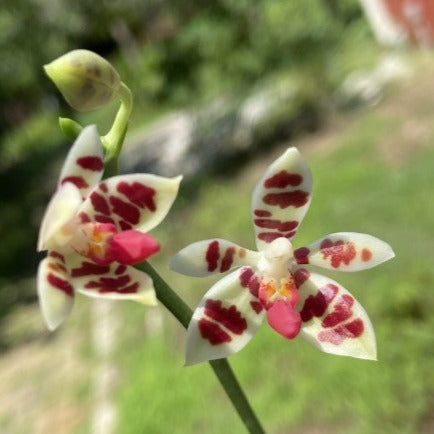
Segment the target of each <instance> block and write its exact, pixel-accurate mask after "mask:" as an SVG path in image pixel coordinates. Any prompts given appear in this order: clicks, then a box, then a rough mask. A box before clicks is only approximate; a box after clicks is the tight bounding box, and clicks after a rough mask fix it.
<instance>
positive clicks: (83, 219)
mask: <svg viewBox="0 0 434 434" xmlns="http://www.w3.org/2000/svg"><path fill="white" fill-rule="evenodd" d="M78 217H79V218H80V221H81V223H89V222H90V218H89V216H88V215H87V214H86V213H85V212H83V211H81V212H80V213H79V214H78Z"/></svg>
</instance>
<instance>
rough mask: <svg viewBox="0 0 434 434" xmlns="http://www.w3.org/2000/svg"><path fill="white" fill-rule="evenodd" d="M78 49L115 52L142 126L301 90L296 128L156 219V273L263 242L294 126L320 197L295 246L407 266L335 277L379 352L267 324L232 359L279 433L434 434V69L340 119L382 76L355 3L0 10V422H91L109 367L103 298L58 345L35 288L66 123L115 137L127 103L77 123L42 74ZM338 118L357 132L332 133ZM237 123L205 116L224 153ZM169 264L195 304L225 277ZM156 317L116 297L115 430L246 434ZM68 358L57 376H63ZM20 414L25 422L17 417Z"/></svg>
mask: <svg viewBox="0 0 434 434" xmlns="http://www.w3.org/2000/svg"><path fill="white" fill-rule="evenodd" d="M75 48H87V49H91V50H94V51H96V52H98V53H99V54H101V55H103V56H105V57H107V58H108V59H109V60H110V61H111V62H112V63H113V64H114V65H115V67H116V68H117V70H118V71H119V72H120V74H121V76H122V79H123V80H124V81H125V82H126V83H127V84H128V85H129V86H130V87H131V89H132V91H133V94H134V97H135V108H134V113H133V117H132V121H131V126H132V129H141V127H147V126H149V125H150V124H151V123H152V122H153V121H154V120H157V119H164V116H165V115H166V114H168V113H172V112H174V111H177V110H186V109H187V110H189V109H197V110H198V111H200V112H202V113H201V115H202V117H206V116H207V113H208V112H207V111H203V110H201V109H202V108H203V107H207V106H211V105H212V103H214V102H215V101H218V100H219V99H220V98H222V97H224V98H227V97H230V98H232V99H233V100H234V101H236V104H239V102H240V101H244V100H246V99H248V98H249V96H250V95H252V94H255V92H257V90H258V89H259V90H263V89H266V88H267V87H268V86H269V85H270V84H273V83H278V82H280V81H282V82H284V81H285V80H286V79H290V80H291V82H292V83H296V86H297V88H298V94H297V95H298V96H297V98H296V102H295V103H294V105H290V106H289V105H286V104H285V105H284V106H283V107H282V108H279V119H281V118H282V116H283V117H284V122H283V127H282V125H279V127H278V128H277V126H276V124H275V123H273V122H271V123H270V124H268V125H266V126H265V127H264V129H263V130H261V131H260V132H259V135H260V136H261V137H260V140H259V141H258V143H259V146H258V147H257V149H255V153H254V154H253V153H252V154H248V156H249V157H252V158H251V160H250V164H248V165H246V158H244V157H245V156H246V155H245V154H243V158H239V159H235V160H231V161H229V160H223V162H222V161H221V160H220V161H219V162H218V164H219V165H220V166H222V167H221V168H220V169H219V170H216V171H214V170H210V171H207V173H205V174H203V173H201V174H200V177H197V178H196V179H191V180H190V184H189V185H186V186H185V187H184V189H183V192H184V191H186V192H187V193H181V196H180V198H179V200H178V202H177V205H176V207H175V209H174V211H173V213H171V215H170V216H169V219H168V221H167V222H166V224H165V225H164V227H162V228H161V229H159V232H158V237H159V239H160V240H162V242H163V244H164V245H166V248H165V250H164V253H163V254H162V255H161V256H160V258H158V259H157V260H156V265H157V266H158V267H159V269H162V270H164V269H165V260H166V259H167V257H169V256H170V255H171V254H173V253H175V251H176V250H177V249H178V248H181V247H183V246H184V245H185V244H188V243H190V242H192V241H194V240H195V239H196V238H209V237H213V236H219V237H222V238H228V239H233V240H234V241H236V242H239V243H240V244H244V245H246V247H253V238H252V230H251V225H250V223H249V215H248V203H249V195H250V191H251V189H252V188H253V185H254V183H255V182H256V179H257V177H258V176H259V175H260V174H261V173H262V171H263V169H264V168H265V166H266V164H268V163H269V162H271V160H272V157H273V156H276V155H277V153H278V152H280V151H281V149H279V151H278V152H277V153H276V154H274V155H273V154H270V152H272V151H271V148H272V146H273V145H276V146H278V145H279V143H280V144H282V142H284V143H286V145H285V146H287V144H288V139H290V138H292V137H293V132H294V129H295V130H296V132H297V134H299V135H298V136H296V137H297V140H298V139H300V137H301V141H300V147H301V149H302V152H303V153H304V152H306V155H308V156H309V161H310V162H311V165H312V168H313V172H314V176H315V177H316V178H315V179H316V187H315V188H316V190H315V200H314V202H313V205H312V209H311V214H309V216H308V218H307V220H306V222H305V224H304V225H303V231H301V232H300V233H301V237H302V238H301V240H297V241H298V243H302V242H308V241H311V240H312V239H316V238H318V237H319V236H321V235H323V234H324V233H328V232H333V231H340V230H354V231H360V232H368V233H372V234H374V235H377V236H379V237H380V238H384V239H385V240H387V241H389V242H390V243H391V244H392V245H393V246H394V247H395V249H396V250H397V253H398V255H397V256H398V259H397V260H396V261H394V262H393V263H391V264H387V265H385V266H384V268H383V269H379V270H376V271H373V272H372V273H371V272H369V273H368V272H367V274H366V275H365V274H363V273H362V274H361V275H360V276H359V277H354V278H353V277H352V276H351V277H348V275H346V276H344V277H341V276H339V277H338V279H339V281H341V282H342V283H343V284H344V285H346V286H347V287H348V288H349V289H350V290H353V289H356V291H354V294H355V295H356V297H357V298H358V299H359V300H360V301H361V302H362V303H363V304H364V305H365V307H366V309H367V311H368V312H369V313H370V315H371V317H372V320H373V323H374V325H375V326H376V329H377V331H378V339H379V343H380V359H381V360H382V362H381V363H379V364H377V365H376V364H371V365H369V366H368V365H367V364H366V363H365V362H361V361H354V360H349V359H339V360H338V361H336V358H332V357H330V356H326V355H323V354H320V353H318V354H317V353H316V352H315V351H314V350H311V349H310V348H306V347H307V346H306V345H304V344H303V343H302V342H301V343H299V342H294V343H291V344H290V345H285V342H283V341H282V340H281V339H279V338H278V337H275V336H272V333H271V332H270V333H269V331H267V330H262V331H261V332H260V334H259V337H258V339H257V340H256V341H255V342H254V343H253V342H252V344H251V345H250V346H249V347H248V348H247V349H246V350H245V352H242V353H241V354H240V355H239V356H236V357H234V358H233V360H234V365H235V368H236V370H237V372H239V373H240V374H241V379H242V381H243V384H245V385H246V389H247V393H248V395H249V396H251V397H252V401H253V404H254V406H255V408H257V409H258V411H259V414H260V417H261V418H262V419H263V421H264V424H265V425H266V426H267V427H268V426H269V427H270V432H273V433H276V434H277V433H279V434H280V433H288V432H297V433H300V432H301V433H326V434H327V433H339V432H342V433H344V432H345V433H349V432H360V433H378V432H381V433H389V432H390V433H407V432H408V433H416V432H427V433H428V432H432V431H431V430H432V428H433V422H432V414H431V416H430V411H431V410H432V399H433V396H434V393H433V390H434V384H432V376H430V370H429V369H430V367H432V359H433V352H432V348H433V347H432V327H433V321H432V318H431V316H430V312H431V311H432V308H433V307H434V302H433V299H432V296H430V294H429V292H430V291H431V293H432V290H431V289H432V286H433V283H434V274H433V271H432V267H431V265H430V262H429V261H430V256H432V247H433V245H434V240H433V235H432V215H433V212H434V210H433V207H432V205H431V204H430V202H429V200H427V198H429V197H431V196H432V195H433V194H434V190H433V186H434V177H433V172H432V170H431V166H430V164H431V162H432V158H434V155H433V152H432V141H433V140H434V130H433V127H432V125H433V123H432V119H433V118H434V107H433V104H432V102H431V98H429V95H430V93H431V94H432V92H434V88H433V86H432V84H431V82H432V80H431V78H430V74H429V71H433V70H434V68H433V65H432V64H428V66H427V64H426V63H422V64H419V66H420V71H424V70H425V69H426V71H427V73H426V75H425V76H422V77H419V76H418V77H417V78H415V79H413V81H412V82H410V84H409V85H408V87H407V88H404V89H399V90H395V91H392V92H391V95H389V96H390V98H391V99H390V102H387V101H386V105H385V106H384V107H383V106H380V107H379V108H378V107H377V108H375V109H372V110H366V111H364V110H361V111H350V112H346V111H344V110H343V108H345V109H347V108H348V106H345V107H343V106H342V104H340V102H339V100H338V98H337V95H338V93H339V89H340V88H341V85H342V82H343V81H344V80H345V79H346V77H347V76H348V75H349V74H351V73H353V72H354V71H356V70H363V69H365V68H373V67H375V65H376V64H377V63H378V62H379V60H380V59H381V57H382V56H383V54H384V50H383V49H380V48H379V47H378V46H377V45H376V43H375V41H374V39H373V38H372V35H371V33H370V30H369V26H368V23H367V21H366V20H365V18H364V16H363V14H362V11H361V8H360V5H359V2H358V1H357V0H303V1H290V0H257V1H254V0H216V1H213V2H209V1H204V0H195V1H193V0H164V1H163V0H122V1H121V0H102V1H98V2H87V1H84V0H83V1H82V0H79V1H74V2H71V1H68V0H3V1H2V2H1V5H0V56H1V62H0V100H1V105H0V194H1V198H2V205H1V208H0V233H1V240H2V242H1V243H0V276H1V277H0V346H1V348H2V349H3V350H4V352H3V355H4V357H3V358H2V359H0V370H1V371H4V372H5V373H6V374H5V375H3V374H2V378H3V379H4V380H3V384H0V395H2V391H5V392H9V397H7V398H5V399H3V400H1V399H0V404H1V405H0V407H2V406H3V408H5V409H6V410H4V411H3V412H1V411H0V431H2V429H3V428H4V429H5V432H8V433H9V432H13V433H15V432H17V433H18V432H29V428H28V427H29V421H31V422H32V423H33V431H32V432H35V433H39V432H41V433H45V432H50V429H52V426H54V425H56V426H57V427H59V431H58V432H59V433H60V432H62V433H63V432H64V433H70V432H78V433H81V432H88V431H89V423H90V422H89V418H90V411H91V408H92V393H91V379H90V374H89V373H91V372H92V371H93V368H94V366H95V364H96V361H95V360H94V358H93V357H94V356H93V355H92V354H93V353H92V342H91V337H90V336H89V333H88V332H89V331H90V329H91V324H90V323H91V318H90V314H89V307H88V305H89V304H90V303H86V302H88V300H84V301H83V302H82V301H80V300H77V309H76V310H74V314H73V318H71V320H69V321H68V323H67V324H66V325H65V327H64V328H63V329H62V331H60V332H59V334H54V335H51V337H50V338H49V337H48V335H47V333H46V332H45V331H44V327H43V325H42V323H41V319H40V315H39V312H38V310H37V306H36V304H35V301H36V294H35V287H34V279H33V277H34V275H35V272H36V267H37V263H38V261H39V260H40V256H39V255H37V254H35V252H34V250H35V248H34V246H35V244H36V237H37V231H38V226H39V223H40V219H41V216H42V213H43V211H44V208H45V206H46V203H47V200H48V199H49V197H50V195H51V193H52V191H53V189H54V184H55V180H56V179H57V175H58V170H59V168H60V165H61V162H62V158H63V157H64V155H65V154H66V152H67V150H68V148H69V146H70V143H68V142H67V141H66V140H65V139H64V138H63V137H62V135H61V133H60V131H59V128H58V126H57V117H58V116H59V115H60V116H69V117H72V118H74V119H77V120H79V121H80V122H82V123H90V122H97V123H98V125H99V127H100V131H101V132H104V131H105V129H106V128H108V126H109V125H110V122H111V120H112V118H113V114H114V113H115V110H116V108H117V105H116V103H114V104H113V105H112V106H111V107H108V108H107V109H105V110H102V111H100V112H96V113H88V114H77V113H75V112H73V111H72V110H71V109H70V108H69V107H68V106H67V105H66V103H65V102H64V101H63V100H62V99H61V96H60V95H59V94H58V93H57V92H56V90H55V88H54V86H53V85H52V83H50V82H49V80H48V79H47V77H45V76H44V73H43V69H42V65H43V64H46V63H48V62H50V61H51V60H53V59H54V58H56V57H58V56H60V55H62V54H64V53H65V52H66V51H69V50H72V49H75ZM393 92H396V93H393ZM415 92H416V93H415ZM236 107H238V106H236ZM306 107H307V108H308V112H309V113H310V115H311V117H312V119H313V120H312V121H311V122H309V123H308V124H309V128H307V130H308V133H306V131H304V132H303V134H302V135H300V131H299V129H297V126H298V125H299V124H300V122H299V120H300V119H301V117H300V116H299V115H300V113H301V112H303V113H304V111H305V110H306ZM230 110H232V108H231V109H230ZM233 110H234V111H235V110H236V108H233ZM330 118H332V119H331V120H330ZM329 123H331V124H332V130H336V129H337V130H339V131H341V130H342V131H343V133H342V134H340V133H339V134H337V133H336V132H335V131H332V132H330V125H329ZM287 126H288V128H286V127H287ZM225 128H226V124H223V127H222V128H221V129H218V130H215V123H213V122H212V121H209V122H207V120H206V119H205V120H204V121H203V123H202V124H201V129H202V130H205V133H204V136H205V138H207V140H208V139H209V140H208V142H209V143H211V144H212V143H215V142H218V141H219V140H220V139H221V138H222V137H224V136H225V134H226V132H225ZM201 129H199V131H198V133H200V134H202V130H201ZM273 129H279V132H278V133H277V132H276V131H269V130H273ZM209 130H211V131H209ZM214 130H215V131H214ZM264 130H266V132H264ZM313 130H315V131H316V132H315V133H314V134H312V131H313ZM201 137H203V136H201ZM270 137H271V138H273V140H272V141H269V138H270ZM290 143H291V144H293V142H292V141H291V142H290ZM198 144H199V145H202V144H203V140H202V139H200V140H198ZM199 145H198V148H197V153H198V154H200V152H201V150H200V146H199ZM304 146H305V148H304ZM139 149H140V147H139ZM304 149H306V150H304ZM317 151H318V152H317ZM125 152H128V150H127V149H126V150H125ZM215 152H216V153H218V150H216V151H215ZM216 161H217V158H216ZM216 164H217V163H216ZM150 166H151V167H152V162H151V163H150ZM241 168H243V170H242V171H241V170H240V169H241ZM152 171H154V172H155V171H158V170H152ZM177 171H179V172H182V171H183V168H182V167H180V168H179V169H177ZM216 173H217V174H218V175H216ZM235 173H238V175H237V177H236V178H235ZM210 174H212V175H213V177H211V176H210ZM228 179H229V181H228ZM379 183H380V184H379ZM192 191H194V196H193V195H192V194H191V193H192ZM234 192H235V194H234ZM241 205H242V206H241ZM228 210H230V212H228ZM223 215H224V216H226V215H228V216H229V215H230V217H231V218H224V219H222V216H223ZM186 222H188V224H189V228H188V229H187V228H186ZM190 225H191V227H190ZM193 235H194V236H193ZM192 237H193V238H192ZM421 258H422V259H421ZM165 273H166V277H167V278H168V279H169V280H170V282H173V283H174V284H175V286H176V289H177V290H179V291H180V292H181V293H182V295H183V296H184V297H185V298H186V299H187V300H188V301H190V302H191V305H192V306H193V305H194V303H196V301H197V300H198V299H199V298H200V297H201V295H202V294H203V292H204V291H205V289H206V288H207V287H208V286H209V285H210V281H206V282H204V281H194V282H193V281H192V280H188V279H185V278H181V277H178V276H176V275H175V274H173V273H168V272H165ZM368 281H369V285H367V282H368ZM365 285H367V286H369V287H370V289H369V291H368V290H366V291H365V290H364V286H365ZM358 288H362V289H361V290H359V291H358V292H357V289H358ZM158 312H159V313H158ZM161 312H162V310H157V316H156V317H157V318H159V317H158V315H163V323H164V326H163V331H160V332H158V333H154V334H153V333H152V332H149V331H148V329H150V330H152V329H153V327H154V326H152V315H151V313H148V311H146V313H145V314H144V310H143V308H142V307H141V306H136V305H133V304H130V303H128V304H124V305H122V306H121V307H120V308H119V315H120V318H121V322H122V333H121V334H120V336H119V351H118V353H119V354H116V357H115V359H116V363H117V364H118V365H119V366H122V370H123V369H124V368H125V372H123V375H122V378H121V380H122V381H120V383H119V385H118V392H119V393H118V394H117V395H116V400H117V401H116V402H117V405H118V409H119V419H120V426H121V427H122V428H121V429H120V431H119V432H121V433H130V432H131V433H136V432H149V433H156V434H158V433H167V432H179V433H190V432H194V433H195V432H207V433H221V432H223V431H224V430H226V431H228V430H229V431H228V432H231V433H232V432H234V433H238V432H243V431H242V427H241V425H240V423H239V421H238V420H237V418H236V416H235V415H233V414H232V410H231V408H230V406H229V404H228V403H227V401H226V398H225V396H224V395H223V394H222V392H221V390H219V388H218V387H219V386H218V384H217V383H216V382H215V381H214V380H213V379H212V374H211V373H210V372H208V370H207V369H208V368H207V367H206V366H205V365H203V366H199V367H195V368H189V369H188V370H185V369H181V366H182V341H183V337H184V333H183V331H181V330H180V329H179V327H178V326H177V325H175V324H174V322H173V320H171V319H170V318H169V317H168V316H167V315H164V314H162V313H161ZM144 315H145V317H144ZM158 321H160V320H158ZM158 321H157V323H158ZM143 322H145V324H147V326H146V330H145V326H144V325H143ZM154 325H155V324H154ZM157 328H158V327H157ZM264 329H265V327H264ZM83 330H85V331H86V333H83ZM62 342H63V344H62ZM169 344H171V346H170V345H169ZM62 345H64V347H65V348H66V346H67V347H68V350H66V349H65V348H64V347H62ZM67 351H69V352H67ZM60 365H62V369H59V378H57V377H56V378H54V377H53V376H51V373H50V372H49V371H50V370H51V371H53V372H55V371H56V370H57V369H58V367H59V366H60ZM14 369H15V371H14ZM20 369H21V371H20ZM169 389H170V393H168V390H169ZM59 390H61V391H59ZM55 391H56V392H55ZM57 391H59V392H57ZM4 396H6V395H4ZM23 396H26V397H27V398H26V399H23V398H22V397H23ZM205 398H207V399H208V400H209V401H206V400H205ZM210 402H211V403H212V406H211V404H209V403H210ZM210 407H212V411H210ZM8 409H9V410H8ZM17 409H19V411H17ZM17 413H20V414H22V417H21V419H20V421H19V423H18V422H17V423H14V422H13V420H14V419H17V418H18V416H17ZM42 415H45V416H44V417H45V419H44V421H42V419H43V417H42ZM53 421H55V423H54V422H53ZM53 423H54V425H53ZM229 424H230V425H229ZM228 426H230V428H228ZM10 427H12V428H10ZM47 427H48V428H47ZM174 427H176V429H177V430H174ZM14 429H15V430H14Z"/></svg>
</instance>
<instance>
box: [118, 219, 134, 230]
mask: <svg viewBox="0 0 434 434" xmlns="http://www.w3.org/2000/svg"><path fill="white" fill-rule="evenodd" d="M119 226H120V227H121V229H122V230H123V231H128V230H129V229H132V228H133V227H132V226H131V225H130V224H129V223H127V222H126V221H125V220H121V221H120V222H119Z"/></svg>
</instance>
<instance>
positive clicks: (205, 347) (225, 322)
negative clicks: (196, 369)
mask: <svg viewBox="0 0 434 434" xmlns="http://www.w3.org/2000/svg"><path fill="white" fill-rule="evenodd" d="M258 288H259V280H258V278H257V277H256V275H255V274H254V271H253V269H252V268H250V267H243V268H242V269H240V270H236V271H234V272H232V273H231V274H229V275H227V276H225V277H223V279H221V280H219V281H218V282H217V283H216V284H215V285H214V286H213V287H212V288H211V289H210V290H209V291H208V292H207V293H206V294H205V296H204V298H203V299H202V300H201V302H200V303H199V306H198V307H197V308H196V310H195V311H194V314H193V318H192V320H191V322H190V324H189V326H188V330H187V350H186V365H193V364H195V363H200V362H203V361H206V360H214V359H221V358H223V357H226V356H228V355H230V354H233V353H236V352H238V351H240V350H241V349H242V348H243V347H244V346H245V345H247V343H248V342H249V341H250V339H251V338H252V337H253V336H254V334H255V333H256V331H257V330H258V328H259V326H260V325H261V323H262V320H263V318H264V311H263V308H262V306H261V304H260V302H259V301H258V297H257V293H258Z"/></svg>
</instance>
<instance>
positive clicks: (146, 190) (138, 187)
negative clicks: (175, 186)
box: [117, 181, 157, 212]
mask: <svg viewBox="0 0 434 434" xmlns="http://www.w3.org/2000/svg"><path fill="white" fill-rule="evenodd" d="M117 190H118V192H119V193H122V194H124V195H125V196H126V197H127V198H128V199H129V200H130V201H131V202H132V203H134V205H137V206H138V207H140V208H144V207H146V208H148V209H149V211H152V212H154V211H155V210H156V209H157V208H156V205H155V201H154V196H155V194H156V191H155V189H153V188H151V187H148V186H146V185H143V184H140V183H139V182H133V183H132V184H128V183H127V182H124V181H122V182H120V183H119V184H118V186H117Z"/></svg>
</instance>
